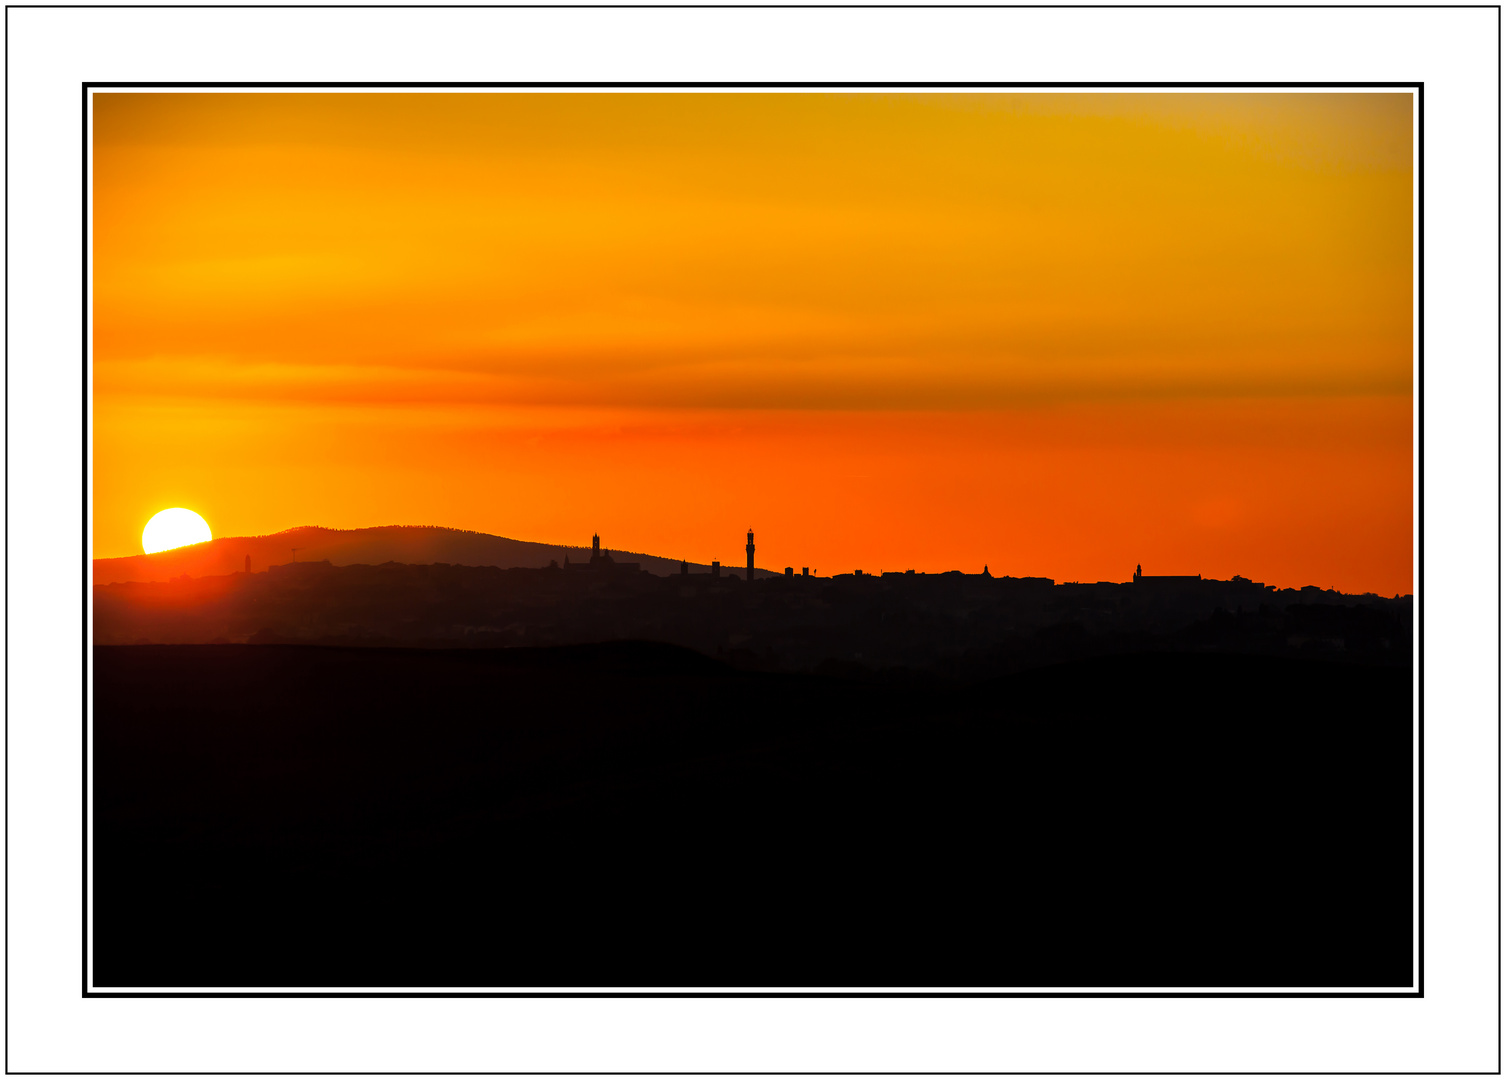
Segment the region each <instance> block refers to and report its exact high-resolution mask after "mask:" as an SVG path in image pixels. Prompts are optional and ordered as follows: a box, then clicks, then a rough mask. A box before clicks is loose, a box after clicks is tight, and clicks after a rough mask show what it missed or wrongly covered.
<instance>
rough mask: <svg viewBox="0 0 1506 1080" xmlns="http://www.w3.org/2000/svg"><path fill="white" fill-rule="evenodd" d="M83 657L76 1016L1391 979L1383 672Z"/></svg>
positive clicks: (216, 649) (1397, 979)
mask: <svg viewBox="0 0 1506 1080" xmlns="http://www.w3.org/2000/svg"><path fill="white" fill-rule="evenodd" d="M94 658H95V691H94V692H95V720H94V724H95V726H94V739H95V743H94V770H95V774H94V775H95V800H94V803H93V812H94V825H95V849H94V878H93V883H94V901H93V904H94V906H93V913H94V964H95V966H94V971H95V982H96V985H98V986H100V987H110V986H140V987H152V986H184V987H195V986H232V987H233V986H244V987H257V986H286V987H298V986H370V987H474V986H486V987H563V986H570V987H687V988H695V987H705V986H716V987H801V986H822V987H956V988H966V987H1051V986H1104V987H1115V986H1120V987H1194V988H1195V987H1202V986H1250V987H1258V986H1293V987H1301V986H1356V987H1379V986H1406V985H1409V984H1410V983H1411V980H1412V966H1411V965H1412V955H1411V925H1412V884H1411V882H1412V874H1411V847H1412V826H1411V800H1412V780H1411V755H1412V735H1411V676H1410V673H1409V672H1406V671H1397V670H1394V669H1386V668H1370V667H1363V666H1356V665H1339V664H1328V663H1322V662H1317V661H1310V660H1299V659H1290V658H1281V657H1268V656H1266V657H1263V656H1240V655H1197V654H1186V653H1183V654H1176V653H1162V654H1155V655H1145V656H1139V657H1108V658H1098V659H1093V660H1087V661H1082V662H1079V663H1076V664H1069V665H1063V666H1057V667H1051V668H1044V669H1038V670H1034V671H1029V672H1025V673H1023V674H1019V675H1014V676H1011V677H1008V678H1006V679H1000V680H995V681H993V682H987V683H982V684H975V685H972V686H958V685H955V684H946V683H940V682H934V681H928V680H926V679H923V678H919V677H917V678H915V679H912V680H909V681H905V680H899V679H890V680H884V679H878V678H869V679H853V680H847V679H840V678H823V677H817V676H814V675H797V674H773V673H760V672H749V671H738V670H734V669H732V668H730V667H727V666H724V665H722V664H719V663H717V662H715V661H713V660H710V659H707V658H705V657H703V656H701V655H699V654H696V653H693V652H689V651H686V650H682V649H678V648H674V647H670V646H661V645H650V644H637V643H618V644H610V645H600V646H570V647H562V648H556V649H509V650H457V651H432V650H431V651H424V650H405V649H390V650H389V649H342V648H317V647H302V646H237V645H228V646H143V647H98V648H96V649H95V650H94Z"/></svg>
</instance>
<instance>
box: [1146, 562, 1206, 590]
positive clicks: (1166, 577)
mask: <svg viewBox="0 0 1506 1080" xmlns="http://www.w3.org/2000/svg"><path fill="white" fill-rule="evenodd" d="M1202 580H1203V575H1202V574H1145V573H1141V571H1140V565H1139V564H1138V563H1136V564H1135V577H1134V583H1135V584H1136V585H1188V584H1190V583H1192V582H1194V581H1202Z"/></svg>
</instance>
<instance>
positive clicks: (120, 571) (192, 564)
mask: <svg viewBox="0 0 1506 1080" xmlns="http://www.w3.org/2000/svg"><path fill="white" fill-rule="evenodd" d="M736 554H737V557H738V558H741V557H742V555H741V552H737V553H736ZM590 555H591V549H590V548H589V547H566V546H562V545H558V544H536V543H532V542H529V541H524V540H509V539H507V538H506V537H503V536H491V535H489V534H487V533H478V532H467V531H466V530H464V529H444V528H439V527H437V526H407V525H386V526H382V527H380V528H374V529H324V528H319V527H317V526H313V525H304V526H300V527H299V528H296V529H287V530H285V531H283V532H280V533H273V534H272V535H271V536H227V537H220V538H218V539H215V540H210V541H207V542H206V543H203V544H194V545H192V546H190V547H185V548H174V549H173V550H172V551H163V552H159V553H157V554H156V555H133V556H130V557H128V558H123V559H95V560H94V584H96V585H108V584H110V583H111V582H117V581H170V580H172V579H173V578H176V577H181V576H183V575H184V574H187V575H188V576H189V577H206V576H210V575H214V574H229V573H234V572H235V571H238V570H243V569H245V565H246V558H247V557H248V556H249V557H250V559H251V569H252V570H253V571H261V570H265V569H266V568H267V567H269V566H277V565H280V564H282V563H288V562H295V561H297V562H319V561H325V562H329V563H330V564H332V565H334V566H350V565H352V564H355V563H370V564H378V563H385V562H402V563H452V564H455V565H459V566H500V567H513V566H532V567H537V566H548V565H549V563H550V560H553V561H555V562H558V563H563V562H564V561H565V559H566V558H569V559H570V560H571V561H572V562H584V561H585V560H586V559H588V558H589V557H590ZM612 555H613V556H614V557H615V558H618V559H619V561H629V562H636V563H639V564H640V565H641V566H642V568H643V569H644V570H646V571H648V572H650V573H654V574H669V573H679V570H680V560H679V559H667V558H661V557H659V556H657V555H639V554H637V553H636V552H622V551H616V550H613V551H612ZM695 569H697V570H698V571H705V570H709V569H710V567H708V566H700V565H697V566H696V567H695Z"/></svg>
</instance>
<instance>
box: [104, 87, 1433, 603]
mask: <svg viewBox="0 0 1506 1080" xmlns="http://www.w3.org/2000/svg"><path fill="white" fill-rule="evenodd" d="M94 124H95V158H94V287H95V307H94V316H95V322H94V348H95V367H94V439H95V444H94V466H95V471H94V512H95V522H94V542H95V552H94V554H95V555H96V556H99V557H107V556H117V555H128V554H135V553H137V552H139V551H140V549H141V548H140V536H141V529H142V526H143V525H144V524H145V523H146V520H147V519H148V518H149V517H150V516H151V515H152V514H153V513H155V512H156V511H157V510H160V509H163V508H165V507H168V506H187V507H190V508H192V509H195V510H197V511H199V512H200V513H201V514H203V515H204V517H205V518H206V519H207V520H208V521H209V523H210V526H211V527H212V528H213V530H214V532H215V534H216V535H244V534H259V533H266V532H272V531H276V530H278V529H282V528H287V527H289V526H292V525H300V524H320V525H328V526H333V527H360V526H366V525H378V524H438V525H452V526H456V527H460V528H469V529H479V530H482V531H486V532H493V533H498V534H501V535H505V536H512V537H516V538H519V539H526V540H543V541H551V542H561V543H587V542H589V538H590V535H591V532H592V531H593V530H599V531H600V532H601V534H602V537H603V541H604V543H606V544H607V545H608V546H609V547H612V548H622V549H629V550H638V551H646V552H652V553H655V554H662V555H669V556H684V557H688V558H691V559H693V560H697V561H703V562H708V561H710V560H711V559H721V560H722V561H724V562H730V563H737V562H740V561H741V545H742V541H743V537H742V533H743V531H744V530H746V529H747V528H748V527H749V526H750V525H751V526H752V527H754V528H755V530H756V531H757V533H758V545H759V556H760V562H761V563H762V564H763V565H767V566H771V567H782V566H784V565H788V564H792V565H795V566H797V567H799V566H810V567H812V568H813V569H816V570H819V571H820V572H821V573H831V572H840V571H846V570H852V569H855V568H859V567H861V568H863V569H865V570H872V571H877V570H883V569H888V570H896V569H910V568H913V569H917V570H946V569H952V568H958V569H964V570H968V571H970V572H976V571H977V570H979V569H981V568H982V566H983V564H985V563H987V564H989V567H990V569H991V570H992V571H993V572H994V573H995V574H999V573H1013V574H1044V575H1048V576H1051V577H1055V578H1057V579H1058V580H1078V579H1080V580H1099V579H1105V580H1126V579H1127V578H1128V577H1129V575H1130V573H1131V572H1132V571H1133V569H1134V566H1135V564H1136V563H1137V562H1138V563H1143V564H1144V566H1145V569H1146V572H1147V573H1198V572H1201V573H1203V574H1205V575H1211V576H1217V577H1227V576H1229V575H1231V574H1233V573H1242V574H1244V575H1246V576H1249V577H1254V578H1256V579H1258V580H1264V581H1267V582H1271V583H1274V584H1279V585H1305V584H1317V585H1322V586H1334V587H1338V588H1342V589H1345V590H1348V591H1367V590H1369V591H1376V592H1381V593H1385V594H1388V595H1389V594H1391V593H1395V592H1410V591H1411V589H1412V329H1413V328H1412V168H1411V161H1412V102H1411V97H1410V95H1395V94H1386V95H1358V94H1356V95H1332V94H1321V95H1320V94H1313V95H1284V94H1283V95H1275V94H1273V95H1247V94H1228V95H1217V94H1208V95H1178V94H1165V95H1162V94H1122V95H1096V94H1095V95H1077V94H1050V95H1031V94H1000V95H993V94H980V95H933V94H914V95H880V94H849V95H801V94H761V93H760V94H740V95H723V94H325V95H318V94H309V95H303V94H254V95H253V94H202V95H193V94H130V93H110V94H106V93H100V94H96V96H95V98H94Z"/></svg>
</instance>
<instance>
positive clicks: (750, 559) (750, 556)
mask: <svg viewBox="0 0 1506 1080" xmlns="http://www.w3.org/2000/svg"><path fill="white" fill-rule="evenodd" d="M748 580H749V581H752V580H753V530H752V529H749V530H748Z"/></svg>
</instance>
